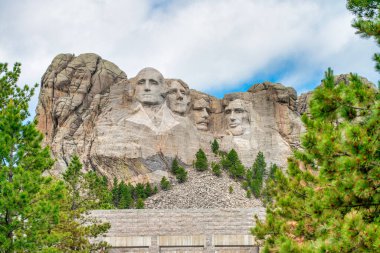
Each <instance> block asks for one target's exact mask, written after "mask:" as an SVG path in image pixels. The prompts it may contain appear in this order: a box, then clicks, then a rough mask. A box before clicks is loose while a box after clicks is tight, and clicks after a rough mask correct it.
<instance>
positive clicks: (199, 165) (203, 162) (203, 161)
mask: <svg viewBox="0 0 380 253" xmlns="http://www.w3.org/2000/svg"><path fill="white" fill-rule="evenodd" d="M195 157H196V159H195V168H196V169H197V170H198V171H205V170H207V169H208V161H207V157H206V154H205V152H204V151H203V150H202V149H199V150H198V152H197V153H196V154H195Z"/></svg>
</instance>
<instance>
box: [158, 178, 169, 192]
mask: <svg viewBox="0 0 380 253" xmlns="http://www.w3.org/2000/svg"><path fill="white" fill-rule="evenodd" d="M160 185H161V189H162V190H164V191H167V190H169V189H170V187H171V185H170V182H169V180H168V179H167V178H166V177H162V179H161V182H160Z"/></svg>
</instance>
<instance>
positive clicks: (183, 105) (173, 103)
mask: <svg viewBox="0 0 380 253" xmlns="http://www.w3.org/2000/svg"><path fill="white" fill-rule="evenodd" d="M189 93H190V92H189V86H187V84H186V83H184V82H183V81H182V80H172V81H171V82H170V84H169V92H168V95H167V98H168V106H169V108H170V109H171V110H172V111H173V112H174V113H176V114H179V115H181V116H183V115H184V114H185V113H186V112H187V109H188V106H189V104H190V96H189Z"/></svg>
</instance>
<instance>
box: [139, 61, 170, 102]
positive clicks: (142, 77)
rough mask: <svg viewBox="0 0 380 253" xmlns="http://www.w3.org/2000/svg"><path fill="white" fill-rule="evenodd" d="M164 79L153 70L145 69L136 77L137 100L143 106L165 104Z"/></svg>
mask: <svg viewBox="0 0 380 253" xmlns="http://www.w3.org/2000/svg"><path fill="white" fill-rule="evenodd" d="M164 93H165V87H164V77H163V76H162V74H161V73H160V72H159V71H157V70H155V69H153V68H145V69H143V70H141V71H140V72H139V73H138V74H137V76H136V91H135V94H136V99H137V100H138V101H140V103H142V104H143V105H159V104H162V103H163V102H164V97H163V94H164Z"/></svg>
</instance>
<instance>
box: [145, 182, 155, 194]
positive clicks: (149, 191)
mask: <svg viewBox="0 0 380 253" xmlns="http://www.w3.org/2000/svg"><path fill="white" fill-rule="evenodd" d="M152 195H153V190H152V186H151V185H150V183H146V184H145V196H146V197H150V196H152Z"/></svg>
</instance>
